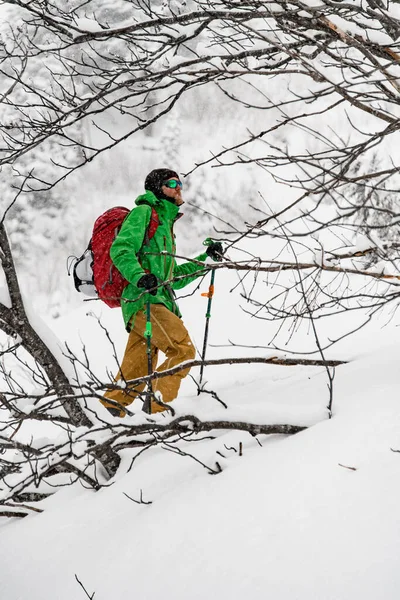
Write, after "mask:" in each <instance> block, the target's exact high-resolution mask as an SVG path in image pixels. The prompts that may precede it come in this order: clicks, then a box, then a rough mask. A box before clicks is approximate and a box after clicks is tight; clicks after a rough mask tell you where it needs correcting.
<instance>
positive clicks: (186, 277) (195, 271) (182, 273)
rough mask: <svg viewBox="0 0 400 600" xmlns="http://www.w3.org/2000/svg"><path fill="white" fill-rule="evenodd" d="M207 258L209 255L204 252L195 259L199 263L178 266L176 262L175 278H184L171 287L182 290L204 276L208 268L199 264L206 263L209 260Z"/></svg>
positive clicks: (186, 263)
mask: <svg viewBox="0 0 400 600" xmlns="http://www.w3.org/2000/svg"><path fill="white" fill-rule="evenodd" d="M207 256H208V255H207V253H206V252H203V254H200V255H199V256H196V258H194V259H193V260H194V261H197V262H192V261H188V262H185V263H183V265H177V264H176V262H175V267H174V278H175V277H179V278H180V277H182V279H177V280H176V281H173V282H172V285H171V287H172V289H174V290H180V289H182V288H183V287H185V286H186V285H188V284H189V283H192V281H194V280H195V279H197V277H200V276H201V275H203V274H204V272H205V271H207V269H208V267H207V265H205V264H199V262H201V263H204V261H205V260H206V259H207Z"/></svg>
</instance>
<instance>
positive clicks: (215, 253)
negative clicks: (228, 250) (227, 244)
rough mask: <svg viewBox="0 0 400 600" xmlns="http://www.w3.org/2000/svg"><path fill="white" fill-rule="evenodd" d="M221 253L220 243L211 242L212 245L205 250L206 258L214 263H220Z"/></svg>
mask: <svg viewBox="0 0 400 600" xmlns="http://www.w3.org/2000/svg"><path fill="white" fill-rule="evenodd" d="M223 252H224V251H223V248H222V244H221V242H212V244H210V245H209V246H208V247H207V250H206V253H207V254H208V256H209V257H210V258H212V259H213V260H214V261H216V262H221V261H222V255H223Z"/></svg>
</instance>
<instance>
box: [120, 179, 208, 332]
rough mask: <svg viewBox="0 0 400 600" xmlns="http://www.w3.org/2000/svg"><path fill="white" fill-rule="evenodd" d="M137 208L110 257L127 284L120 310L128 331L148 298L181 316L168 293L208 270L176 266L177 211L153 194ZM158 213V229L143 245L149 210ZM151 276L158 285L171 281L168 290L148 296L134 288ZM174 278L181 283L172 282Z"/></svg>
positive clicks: (144, 197)
mask: <svg viewBox="0 0 400 600" xmlns="http://www.w3.org/2000/svg"><path fill="white" fill-rule="evenodd" d="M136 204H137V207H136V208H134V209H133V210H132V211H131V212H130V213H129V215H128V216H127V217H126V219H125V221H124V223H123V225H122V227H121V231H120V232H119V234H118V235H117V237H116V238H115V240H114V242H113V244H112V246H111V250H110V256H111V259H112V261H113V263H114V264H115V266H116V267H117V269H118V271H120V273H121V274H122V275H123V276H124V277H125V279H126V280H127V281H129V284H128V285H127V286H126V287H125V289H124V291H123V292H122V299H121V308H122V315H123V317H124V321H125V326H126V327H127V329H128V330H129V324H130V325H132V321H131V319H132V317H133V316H134V315H136V313H137V312H139V311H140V310H143V309H144V307H145V304H146V300H147V298H149V299H150V302H151V303H152V304H164V305H165V306H166V307H167V308H168V309H169V310H170V311H172V312H173V313H174V314H176V315H177V316H178V317H180V316H181V313H180V312H179V308H178V306H177V304H176V302H175V299H174V294H173V292H172V290H171V288H172V289H174V290H179V289H181V288H183V287H185V285H188V283H191V282H192V281H194V280H195V279H196V278H197V277H199V276H200V275H201V274H202V273H203V272H204V271H205V270H206V269H207V267H206V266H205V265H199V264H197V263H196V262H191V261H189V262H186V263H184V264H182V265H177V264H176V261H175V258H174V255H175V253H176V247H175V235H174V232H173V225H174V222H175V220H176V219H177V216H178V212H179V207H178V206H175V204H172V203H171V202H168V201H167V200H160V199H158V198H157V197H156V196H155V195H154V194H153V193H152V192H148V191H147V192H146V193H145V194H143V195H142V196H139V197H138V198H137V199H136ZM152 206H153V207H154V208H155V209H156V211H157V214H158V218H159V221H160V223H159V225H158V227H157V230H156V232H155V235H154V237H153V238H152V239H151V240H149V242H148V243H147V244H146V243H145V234H146V231H147V227H148V225H149V222H150V217H151V207H152ZM206 258H207V254H206V253H205V252H204V253H203V254H200V256H197V257H196V258H195V259H194V260H196V261H201V262H204V261H205V260H206ZM145 272H150V273H153V275H155V276H156V277H157V279H158V281H159V283H165V282H168V281H170V282H171V283H170V286H160V287H158V289H157V294H156V295H155V296H153V295H151V294H147V293H146V292H145V291H144V289H143V288H138V287H137V282H138V281H139V279H140V278H141V277H142V275H144V274H145ZM176 277H182V279H178V280H174V281H171V280H173V279H174V278H176Z"/></svg>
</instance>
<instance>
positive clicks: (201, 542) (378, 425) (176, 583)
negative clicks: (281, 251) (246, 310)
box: [0, 278, 400, 600]
mask: <svg viewBox="0 0 400 600" xmlns="http://www.w3.org/2000/svg"><path fill="white" fill-rule="evenodd" d="M220 279H221V278H220ZM221 283H222V281H221ZM190 302H193V298H191V299H189V302H187V301H185V303H186V304H188V305H189V303H190ZM194 304H195V303H194ZM105 312H106V317H105V318H106V320H107V316H108V314H109V315H110V317H112V319H114V318H115V317H114V315H116V313H115V312H114V313H113V312H112V311H105ZM116 312H118V311H116ZM118 316H119V315H118ZM193 316H194V315H193V314H192V313H191V312H190V311H189V312H188V318H187V320H188V321H189V322H190V321H191V318H192V317H193ZM78 317H79V312H75V313H73V315H72V316H71V317H69V318H66V319H65V320H64V323H63V324H62V325H59V326H58V327H59V331H58V333H59V334H60V331H61V330H64V332H67V330H68V328H71V327H73V324H75V327H78V326H79V323H81V324H82V323H83V322H84V321H85V319H86V324H87V326H88V329H87V332H88V335H89V337H87V338H86V342H88V341H89V340H90V339H91V342H90V343H89V347H88V350H89V354H90V353H92V354H93V355H95V352H96V349H97V352H98V361H99V362H101V361H100V355H99V345H98V339H96V337H95V336H92V335H91V334H92V333H93V329H91V328H90V327H89V325H90V324H91V327H92V326H93V323H94V322H95V321H93V319H88V317H84V312H83V311H81V314H80V320H79V318H78ZM103 318H104V317H103ZM115 323H116V322H115ZM215 334H216V331H215V326H214V339H215ZM80 335H81V336H82V331H81V334H80ZM217 337H218V336H217ZM121 338H123V335H122V330H121ZM355 340H356V344H357V348H358V349H357V348H354V341H353V342H352V344H353V346H351V344H350V343H349V342H348V341H346V342H345V343H344V345H343V348H342V352H346V351H348V350H349V348H350V347H353V356H354V357H356V356H357V354H358V356H359V357H358V358H354V359H353V360H351V362H349V363H348V364H346V365H343V366H340V367H338V368H337V369H336V376H335V383H334V385H335V388H334V403H333V414H334V416H333V418H332V419H331V420H329V419H328V418H327V410H326V404H327V399H328V396H327V390H326V375H325V373H324V369H321V368H311V367H307V368H306V367H301V368H300V367H295V368H287V367H278V366H259V365H257V366H255V365H246V366H235V367H226V368H224V369H222V370H220V369H219V368H208V369H206V371H205V374H206V379H207V380H208V383H207V387H211V388H215V387H217V391H218V394H219V395H220V396H221V397H222V398H223V399H224V400H225V401H228V404H229V408H228V410H225V409H224V408H223V407H222V406H221V405H220V404H218V403H216V402H215V400H213V399H212V398H211V397H209V396H208V395H201V396H200V397H198V396H196V395H194V394H193V392H191V393H190V388H189V381H188V379H189V378H188V379H187V380H185V381H186V383H187V385H186V387H184V390H185V391H184V393H183V394H182V395H181V396H180V398H179V399H178V400H177V401H176V402H175V403H174V404H175V408H176V409H177V412H178V414H185V413H186V414H197V415H198V416H199V417H201V418H203V419H212V418H214V419H219V418H225V419H238V420H244V419H246V420H247V421H249V422H267V423H275V422H290V423H294V424H304V425H308V429H306V430H305V431H303V432H301V433H299V434H297V435H294V436H291V437H289V436H278V435H274V436H270V437H267V436H259V442H260V444H261V445H259V444H258V443H257V440H255V439H253V438H252V437H251V436H250V435H249V434H247V433H244V432H239V431H230V432H222V431H219V432H216V433H217V436H216V438H215V439H214V440H204V441H202V442H200V441H199V442H197V443H196V444H192V445H191V447H190V450H191V451H192V452H193V454H195V456H196V457H197V458H198V459H199V460H201V461H202V462H203V463H204V464H206V465H208V466H209V467H210V468H214V467H215V464H216V462H218V463H219V464H220V466H221V467H222V473H220V474H218V475H210V474H209V473H208V471H207V470H206V469H204V468H203V467H202V466H201V465H199V464H198V463H196V462H195V461H193V459H191V458H190V457H183V456H177V455H175V454H172V453H171V452H168V451H166V449H163V448H162V447H158V448H155V449H154V450H153V451H152V452H148V453H145V454H143V455H142V456H141V458H140V459H138V460H137V461H136V462H135V465H134V467H133V468H132V469H131V470H130V471H129V466H130V464H131V459H132V454H131V451H129V450H125V451H123V453H122V458H123V462H122V465H121V467H120V471H119V473H118V474H117V476H116V478H115V479H114V481H113V483H112V485H110V486H109V487H106V488H103V489H102V490H100V491H99V492H97V493H96V492H93V491H90V490H87V489H84V488H83V487H82V486H81V485H80V484H75V485H73V486H71V487H66V488H62V489H61V491H58V492H57V494H56V495H54V496H52V497H51V498H49V499H47V500H46V501H42V502H41V503H40V508H42V509H44V512H43V513H41V514H36V513H33V514H32V515H31V516H29V517H27V518H25V519H24V520H21V521H19V520H17V519H16V520H15V521H12V520H6V521H5V522H3V524H2V525H0V527H1V535H2V544H1V547H0V563H1V565H2V569H1V573H0V585H1V589H2V598H5V599H6V600H25V598H30V599H31V600H39V599H40V600H47V599H49V600H50V599H51V600H54V599H55V598H56V599H57V600H71V598H74V599H76V600H79V598H84V597H85V592H84V590H83V589H82V587H81V586H80V585H79V583H78V582H77V580H76V577H75V576H77V577H78V579H79V581H81V583H82V585H83V586H84V587H85V589H86V590H87V592H88V593H89V594H93V593H94V592H95V596H94V597H95V598H96V600H109V598H115V599H116V600H119V599H120V598H121V599H122V598H129V597H131V596H133V595H134V596H135V597H136V596H138V597H141V598H146V600H152V599H158V598H161V597H165V598H167V599H169V598H171V599H172V598H174V600H186V599H187V598H191V599H193V600H197V599H203V598H205V597H211V598H213V597H219V596H222V597H226V598H230V599H231V600H241V599H242V598H243V596H244V595H246V596H247V597H249V598H252V599H257V598H265V597H266V595H265V594H266V590H268V596H270V597H273V598H274V599H278V600H289V599H290V600H292V599H293V598H296V600H310V599H318V600H319V599H321V598H323V599H324V600H337V599H339V598H340V600H354V599H355V598H363V600H376V598H377V597H382V593H383V592H382V589H383V588H384V598H385V600H392V599H393V600H394V599H396V600H397V597H398V587H399V584H400V573H399V570H398V565H397V562H398V559H397V553H398V547H399V542H400V522H399V518H398V494H399V491H400V490H399V487H400V484H399V474H400V456H399V455H398V454H397V453H396V452H393V451H392V449H393V450H396V449H400V433H399V432H400V411H399V405H398V391H397V390H398V351H397V350H398V343H399V341H400V340H399V332H398V329H397V328H396V327H395V324H394V323H393V324H392V326H390V327H387V328H385V329H383V330H379V329H378V328H377V329H376V330H375V332H374V333H371V332H365V333H361V334H360V336H359V337H358V338H357V337H356V338H355ZM366 341H367V342H368V343H367V344H366ZM346 344H348V347H347V350H346ZM216 352H220V353H221V352H222V351H221V350H220V349H219V350H218V349H216V348H211V349H210V353H211V354H213V355H214V354H215V353H216ZM343 357H344V356H343ZM188 391H189V393H188ZM100 410H103V409H100ZM137 418H138V416H136V417H132V419H137ZM143 418H144V417H143ZM153 418H155V419H165V417H164V416H163V415H159V416H158V417H153ZM116 422H118V421H116ZM78 433H79V432H78ZM82 433H84V432H82ZM45 442H46V439H44V440H38V441H37V444H36V445H40V444H42V443H45ZM240 443H242V447H243V451H242V456H240V455H239V445H240ZM193 446H196V448H194V447H193ZM186 450H187V448H186ZM217 451H218V452H219V453H218V454H217ZM221 454H222V455H223V456H221ZM141 494H142V497H143V501H145V502H151V504H142V505H140V504H136V503H135V502H133V501H132V500H130V499H129V498H128V497H127V496H129V497H131V498H133V499H135V500H139V498H140V497H141ZM21 574H23V577H22V576H21Z"/></svg>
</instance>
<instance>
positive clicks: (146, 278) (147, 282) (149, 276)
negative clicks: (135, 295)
mask: <svg viewBox="0 0 400 600" xmlns="http://www.w3.org/2000/svg"><path fill="white" fill-rule="evenodd" d="M136 285H137V286H138V287H139V288H144V289H145V290H146V291H147V292H148V293H149V294H152V295H153V296H155V295H156V294H157V286H158V281H157V277H156V276H155V275H153V273H146V275H142V276H141V278H140V279H139V281H138V282H137V284H136ZM151 288H154V289H151Z"/></svg>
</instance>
